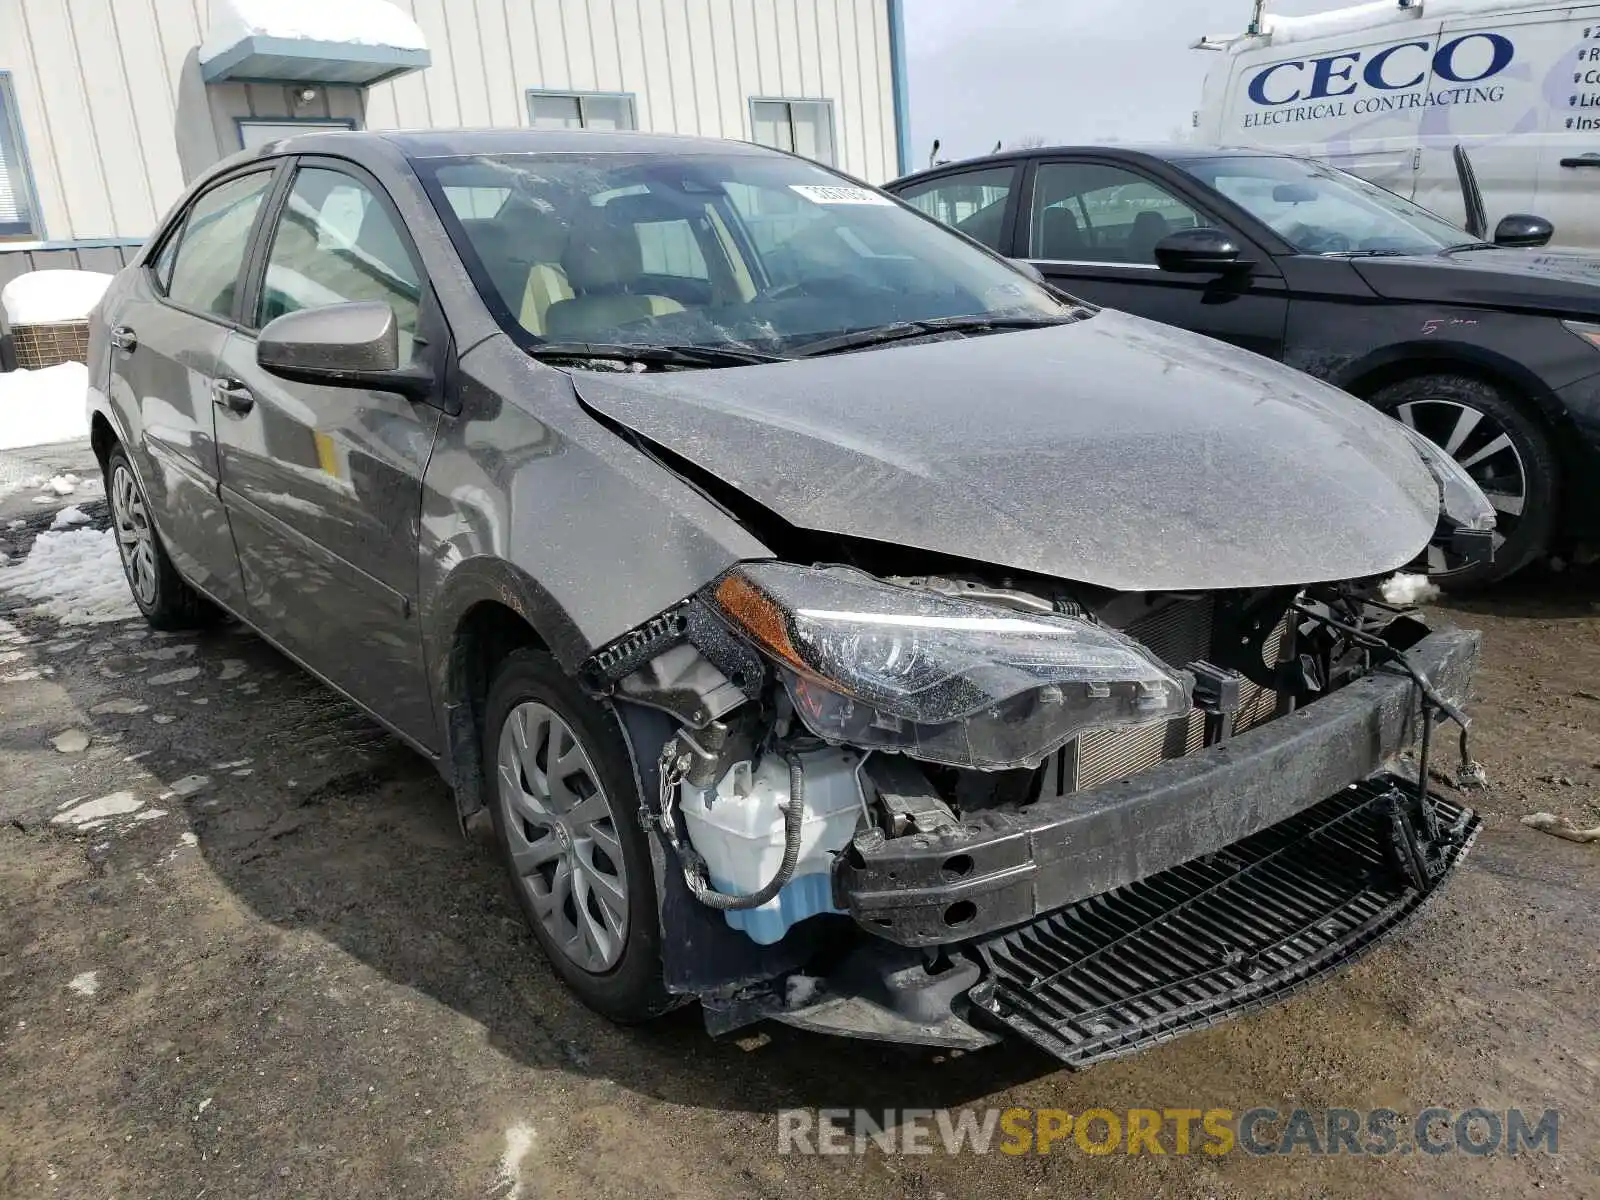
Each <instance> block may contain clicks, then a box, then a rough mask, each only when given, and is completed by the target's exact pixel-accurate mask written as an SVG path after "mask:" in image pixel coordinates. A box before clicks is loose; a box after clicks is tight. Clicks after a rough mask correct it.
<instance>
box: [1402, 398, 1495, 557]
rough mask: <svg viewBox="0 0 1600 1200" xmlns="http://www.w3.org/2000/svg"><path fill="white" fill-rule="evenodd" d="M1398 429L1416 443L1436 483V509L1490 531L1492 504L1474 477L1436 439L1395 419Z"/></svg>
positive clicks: (1464, 524)
mask: <svg viewBox="0 0 1600 1200" xmlns="http://www.w3.org/2000/svg"><path fill="white" fill-rule="evenodd" d="M1395 424H1396V425H1398V426H1399V427H1400V432H1401V433H1403V434H1405V435H1406V437H1407V438H1409V439H1410V440H1411V444H1412V445H1413V446H1414V447H1416V451H1417V457H1419V458H1420V459H1422V463H1423V465H1424V466H1425V467H1427V468H1428V472H1429V473H1430V474H1431V475H1432V476H1433V478H1434V482H1436V483H1437V484H1438V485H1439V511H1440V512H1441V513H1442V514H1443V515H1444V516H1446V517H1448V518H1449V519H1450V521H1451V522H1453V523H1454V524H1455V525H1457V526H1459V527H1460V528H1462V529H1472V530H1477V531H1478V532H1493V531H1494V527H1495V514H1494V505H1492V504H1490V503H1489V498H1488V497H1487V496H1485V495H1484V494H1483V489H1482V488H1480V487H1479V486H1478V483H1477V480H1475V479H1473V478H1472V476H1471V475H1468V474H1467V470H1466V468H1465V467H1463V466H1462V465H1461V464H1460V463H1458V462H1457V461H1456V460H1455V459H1453V458H1451V457H1450V455H1449V454H1448V453H1446V451H1445V450H1444V449H1443V448H1442V447H1441V446H1439V445H1438V444H1437V443H1435V442H1432V441H1430V440H1429V439H1428V438H1425V437H1423V436H1422V434H1420V433H1418V432H1417V431H1416V430H1415V429H1413V428H1411V426H1409V425H1406V424H1404V423H1403V422H1400V421H1396V422H1395Z"/></svg>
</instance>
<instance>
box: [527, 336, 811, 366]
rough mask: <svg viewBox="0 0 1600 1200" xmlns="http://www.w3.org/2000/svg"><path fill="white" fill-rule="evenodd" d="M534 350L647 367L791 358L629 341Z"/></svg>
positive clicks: (568, 358)
mask: <svg viewBox="0 0 1600 1200" xmlns="http://www.w3.org/2000/svg"><path fill="white" fill-rule="evenodd" d="M530 353H531V354H532V355H533V356H534V357H535V358H537V359H540V360H541V361H543V360H546V359H561V360H563V361H568V362H572V361H582V360H584V359H588V360H590V361H602V362H621V363H640V364H641V365H643V366H647V367H750V366H755V365H757V364H759V363H776V362H788V361H789V360H788V359H787V358H786V357H784V356H783V355H781V354H766V353H763V352H762V351H760V350H742V349H738V348H736V347H733V346H635V345H630V344H629V343H627V342H544V343H542V344H541V345H538V346H535V347H534V348H533V349H532V350H531V351H530Z"/></svg>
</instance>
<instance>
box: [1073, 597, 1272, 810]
mask: <svg viewBox="0 0 1600 1200" xmlns="http://www.w3.org/2000/svg"><path fill="white" fill-rule="evenodd" d="M1215 610H1216V602H1215V601H1214V600H1211V599H1201V600H1180V601H1177V602H1175V603H1173V604H1170V605H1168V606H1167V607H1166V608H1164V609H1162V610H1161V611H1160V612H1157V613H1153V614H1152V615H1150V616H1148V617H1145V618H1142V619H1140V620H1138V621H1135V622H1134V623H1133V624H1131V625H1129V626H1128V627H1127V629H1125V630H1124V631H1123V632H1125V633H1127V634H1128V635H1129V636H1130V637H1132V638H1134V639H1136V640H1137V641H1139V642H1140V643H1141V644H1143V645H1144V646H1146V647H1148V648H1149V649H1150V650H1151V651H1153V652H1154V653H1155V654H1156V655H1157V656H1158V657H1159V658H1160V659H1161V660H1162V661H1163V662H1165V663H1168V664H1170V665H1172V666H1174V667H1178V668H1182V667H1185V666H1187V665H1188V664H1190V663H1192V662H1199V661H1201V660H1203V659H1207V658H1209V657H1211V641H1212V631H1213V624H1214V618H1215ZM1288 631H1289V618H1288V616H1287V615H1285V616H1284V619H1283V621H1281V622H1280V623H1279V625H1278V627H1277V628H1276V629H1275V630H1273V631H1272V634H1271V636H1269V637H1268V639H1267V642H1266V645H1265V646H1264V647H1263V657H1264V658H1265V660H1266V661H1267V662H1269V663H1278V662H1281V661H1282V659H1283V654H1284V647H1285V644H1286V641H1287V638H1288ZM1277 715H1278V694H1277V693H1276V692H1274V691H1272V690H1271V689H1270V688H1264V687H1262V686H1261V685H1260V684H1256V683H1250V682H1248V681H1246V682H1245V684H1244V686H1243V688H1242V689H1241V695H1240V707H1239V712H1238V715H1237V716H1236V717H1235V718H1234V724H1233V728H1234V732H1236V733H1243V732H1244V731H1245V730H1247V729H1254V728H1255V727H1256V726H1258V725H1264V724H1266V723H1267V722H1268V721H1270V720H1272V719H1273V718H1274V717H1275V716H1277ZM1205 733H1206V717H1205V713H1203V712H1201V711H1200V710H1199V709H1194V710H1192V711H1191V712H1190V713H1189V715H1188V716H1186V717H1177V718H1175V719H1173V720H1171V721H1167V722H1165V723H1163V724H1158V725H1142V726H1138V727H1136V728H1132V729H1099V730H1095V731H1094V732H1092V733H1086V734H1084V735H1083V736H1082V737H1081V738H1079V739H1078V740H1077V741H1076V742H1074V743H1072V744H1070V745H1068V746H1067V747H1065V748H1064V749H1063V750H1061V751H1060V752H1059V753H1058V755H1057V758H1056V760H1054V761H1052V762H1049V763H1046V764H1045V768H1044V770H1045V778H1044V784H1045V791H1046V792H1047V793H1049V792H1054V793H1055V794H1057V795H1065V794H1067V793H1069V792H1075V791H1082V790H1084V789H1085V788H1091V787H1096V786H1098V785H1099V784H1102V783H1110V782H1111V781H1112V780H1115V779H1126V778H1127V777H1128V776H1130V775H1137V774H1139V772H1141V771H1148V770H1149V769H1150V768H1151V767H1153V766H1155V765H1156V764H1157V763H1160V762H1165V761H1166V760H1167V759H1172V758H1182V757H1184V756H1185V755H1188V754H1193V753H1195V752H1196V751H1198V750H1201V749H1203V748H1204V747H1205Z"/></svg>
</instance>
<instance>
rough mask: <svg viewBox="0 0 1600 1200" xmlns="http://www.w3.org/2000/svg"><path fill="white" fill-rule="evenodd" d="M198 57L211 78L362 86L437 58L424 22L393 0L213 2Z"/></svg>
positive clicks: (216, 80)
mask: <svg viewBox="0 0 1600 1200" xmlns="http://www.w3.org/2000/svg"><path fill="white" fill-rule="evenodd" d="M199 59H200V75H201V78H202V79H204V80H205V81H206V82H207V83H221V82H222V81H224V80H234V81H238V82H270V83H309V84H352V85H355V86H357V87H369V86H371V85H372V84H375V83H382V82H383V81H384V80H386V79H393V78H395V76H397V75H405V74H407V73H408V72H411V71H420V70H422V69H423V68H424V67H426V66H428V65H429V63H430V61H431V59H430V56H429V54H428V43H427V41H426V39H425V38H424V37H423V34H422V30H421V28H420V27H419V26H418V25H417V23H416V21H415V20H414V19H413V18H412V17H411V15H410V13H408V12H405V11H404V10H402V9H401V8H399V7H398V6H397V5H395V4H393V3H391V2H390V0H212V4H211V24H210V28H209V29H208V30H207V31H206V39H205V43H204V44H203V45H202V46H201V47H200V53H199Z"/></svg>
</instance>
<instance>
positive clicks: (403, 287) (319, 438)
mask: <svg viewBox="0 0 1600 1200" xmlns="http://www.w3.org/2000/svg"><path fill="white" fill-rule="evenodd" d="M286 183H287V186H286V187H284V188H283V190H282V199H281V201H280V203H279V204H278V206H277V208H276V210H275V211H274V212H273V213H272V214H271V216H270V218H269V221H268V222H267V223H266V225H265V226H264V228H263V232H262V235H261V236H262V242H261V246H260V249H259V250H258V253H257V255H256V259H257V262H256V266H255V268H254V270H253V271H252V306H251V310H250V316H249V318H248V319H247V320H245V321H244V322H242V323H241V326H240V328H239V329H237V330H236V331H234V333H233V334H232V336H231V337H230V338H229V339H228V342H227V344H226V346H225V347H224V348H223V352H222V363H221V386H222V387H223V389H224V397H225V400H226V406H225V407H223V408H221V409H219V410H218V415H217V443H218V445H219V447H220V459H221V478H222V500H223V503H224V505H225V506H226V507H227V510H228V513H229V517H230V519H231V521H232V524H233V531H234V539H235V542H236V543H237V545H238V550H239V563H240V567H241V569H242V574H243V583H244V591H245V596H246V600H247V602H248V604H249V606H250V612H251V614H252V618H253V619H254V621H255V622H256V623H257V624H258V625H259V626H260V628H261V629H262V631H263V632H265V633H266V634H267V635H268V636H270V637H272V638H274V639H275V640H277V641H278V642H280V643H281V644H282V645H283V647H284V648H285V649H287V650H288V651H289V652H290V653H292V654H294V655H295V656H296V657H298V658H299V659H300V660H301V661H303V662H304V663H305V664H306V665H307V666H309V667H311V668H312V670H314V671H316V672H317V673H319V674H320V675H322V676H323V677H324V678H325V679H327V680H328V681H329V682H331V683H333V684H334V685H335V686H336V687H339V688H340V689H342V690H343V691H345V692H346V693H347V694H349V695H350V696H352V697H354V698H355V699H356V700H358V701H360V702H361V703H362V704H364V705H366V706H367V707H368V708H369V709H371V710H372V711H373V712H375V713H377V714H378V715H379V716H381V717H382V718H384V719H385V720H386V721H388V722H389V723H390V724H391V725H393V726H394V727H395V728H397V729H399V730H400V731H401V732H402V733H405V734H407V735H408V736H410V737H412V738H413V739H414V740H416V741H418V742H420V743H421V744H423V745H425V746H426V745H429V744H431V742H432V741H433V740H434V738H433V735H432V731H433V730H434V728H435V725H434V722H433V714H432V706H431V701H430V700H429V698H428V689H427V687H426V682H425V674H424V669H423V657H422V638H421V633H420V630H419V627H418V619H417V586H418V559H417V547H418V535H419V522H420V519H421V508H422V476H423V472H424V470H425V468H426V467H427V463H428V456H429V454H430V453H431V451H432V447H433V440H434V435H435V433H436V431H437V429H438V425H439V419H440V408H439V406H438V403H437V402H430V401H429V400H426V399H424V400H410V399H407V398H405V397H403V396H400V395H396V394H393V393H387V392H378V391H372V390H370V389H365V388H355V387H351V388H343V387H327V386H321V385H316V384H304V383H292V382H289V381H288V380H285V379H281V378H278V377H277V376H274V375H272V374H270V373H268V372H267V371H265V370H263V369H262V368H261V367H260V366H259V365H258V364H257V362H256V345H257V338H258V333H259V331H260V329H262V328H263V327H264V326H266V325H267V324H268V323H269V322H271V321H272V320H273V319H274V318H276V317H279V316H283V315H284V314H286V313H290V312H296V311H299V310H304V309H315V308H320V307H325V306H328V305H334V304H341V303H346V302H351V301H374V300H376V301H383V302H385V303H387V304H389V305H390V306H391V307H392V308H393V309H394V312H395V315H396V318H397V324H398V326H399V328H400V331H401V332H400V342H401V362H402V364H409V363H413V362H418V361H422V362H426V363H428V364H429V365H430V366H433V367H434V368H435V378H440V379H442V378H443V371H442V370H439V369H438V367H439V365H440V363H441V362H442V359H441V357H440V356H441V355H444V354H447V353H448V352H449V337H448V334H447V332H446V331H445V329H444V327H443V318H442V316H441V315H440V314H439V312H438V308H437V304H436V302H435V301H434V300H433V298H432V294H431V292H430V290H429V288H428V286H427V283H426V279H425V277H424V275H423V272H422V270H421V267H420V265H419V262H420V260H419V259H418V257H417V254H416V250H415V247H414V246H413V244H412V242H411V239H410V237H409V235H408V234H407V233H406V231H405V228H404V225H403V223H402V221H401V219H400V217H399V213H398V211H397V210H396V209H395V207H394V205H393V203H392V201H391V200H390V199H389V197H388V196H387V194H386V193H385V192H384V191H383V189H382V187H381V186H380V185H379V184H378V183H377V181H376V180H375V179H373V178H372V177H371V176H369V175H367V174H365V173H364V172H361V171H359V170H357V169H356V168H354V167H352V166H351V165H349V164H347V163H343V162H339V161H335V160H316V159H302V160H300V161H299V162H297V163H296V164H295V166H294V168H293V177H292V179H290V180H288V181H286ZM434 400H435V401H437V396H436V397H434Z"/></svg>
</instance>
